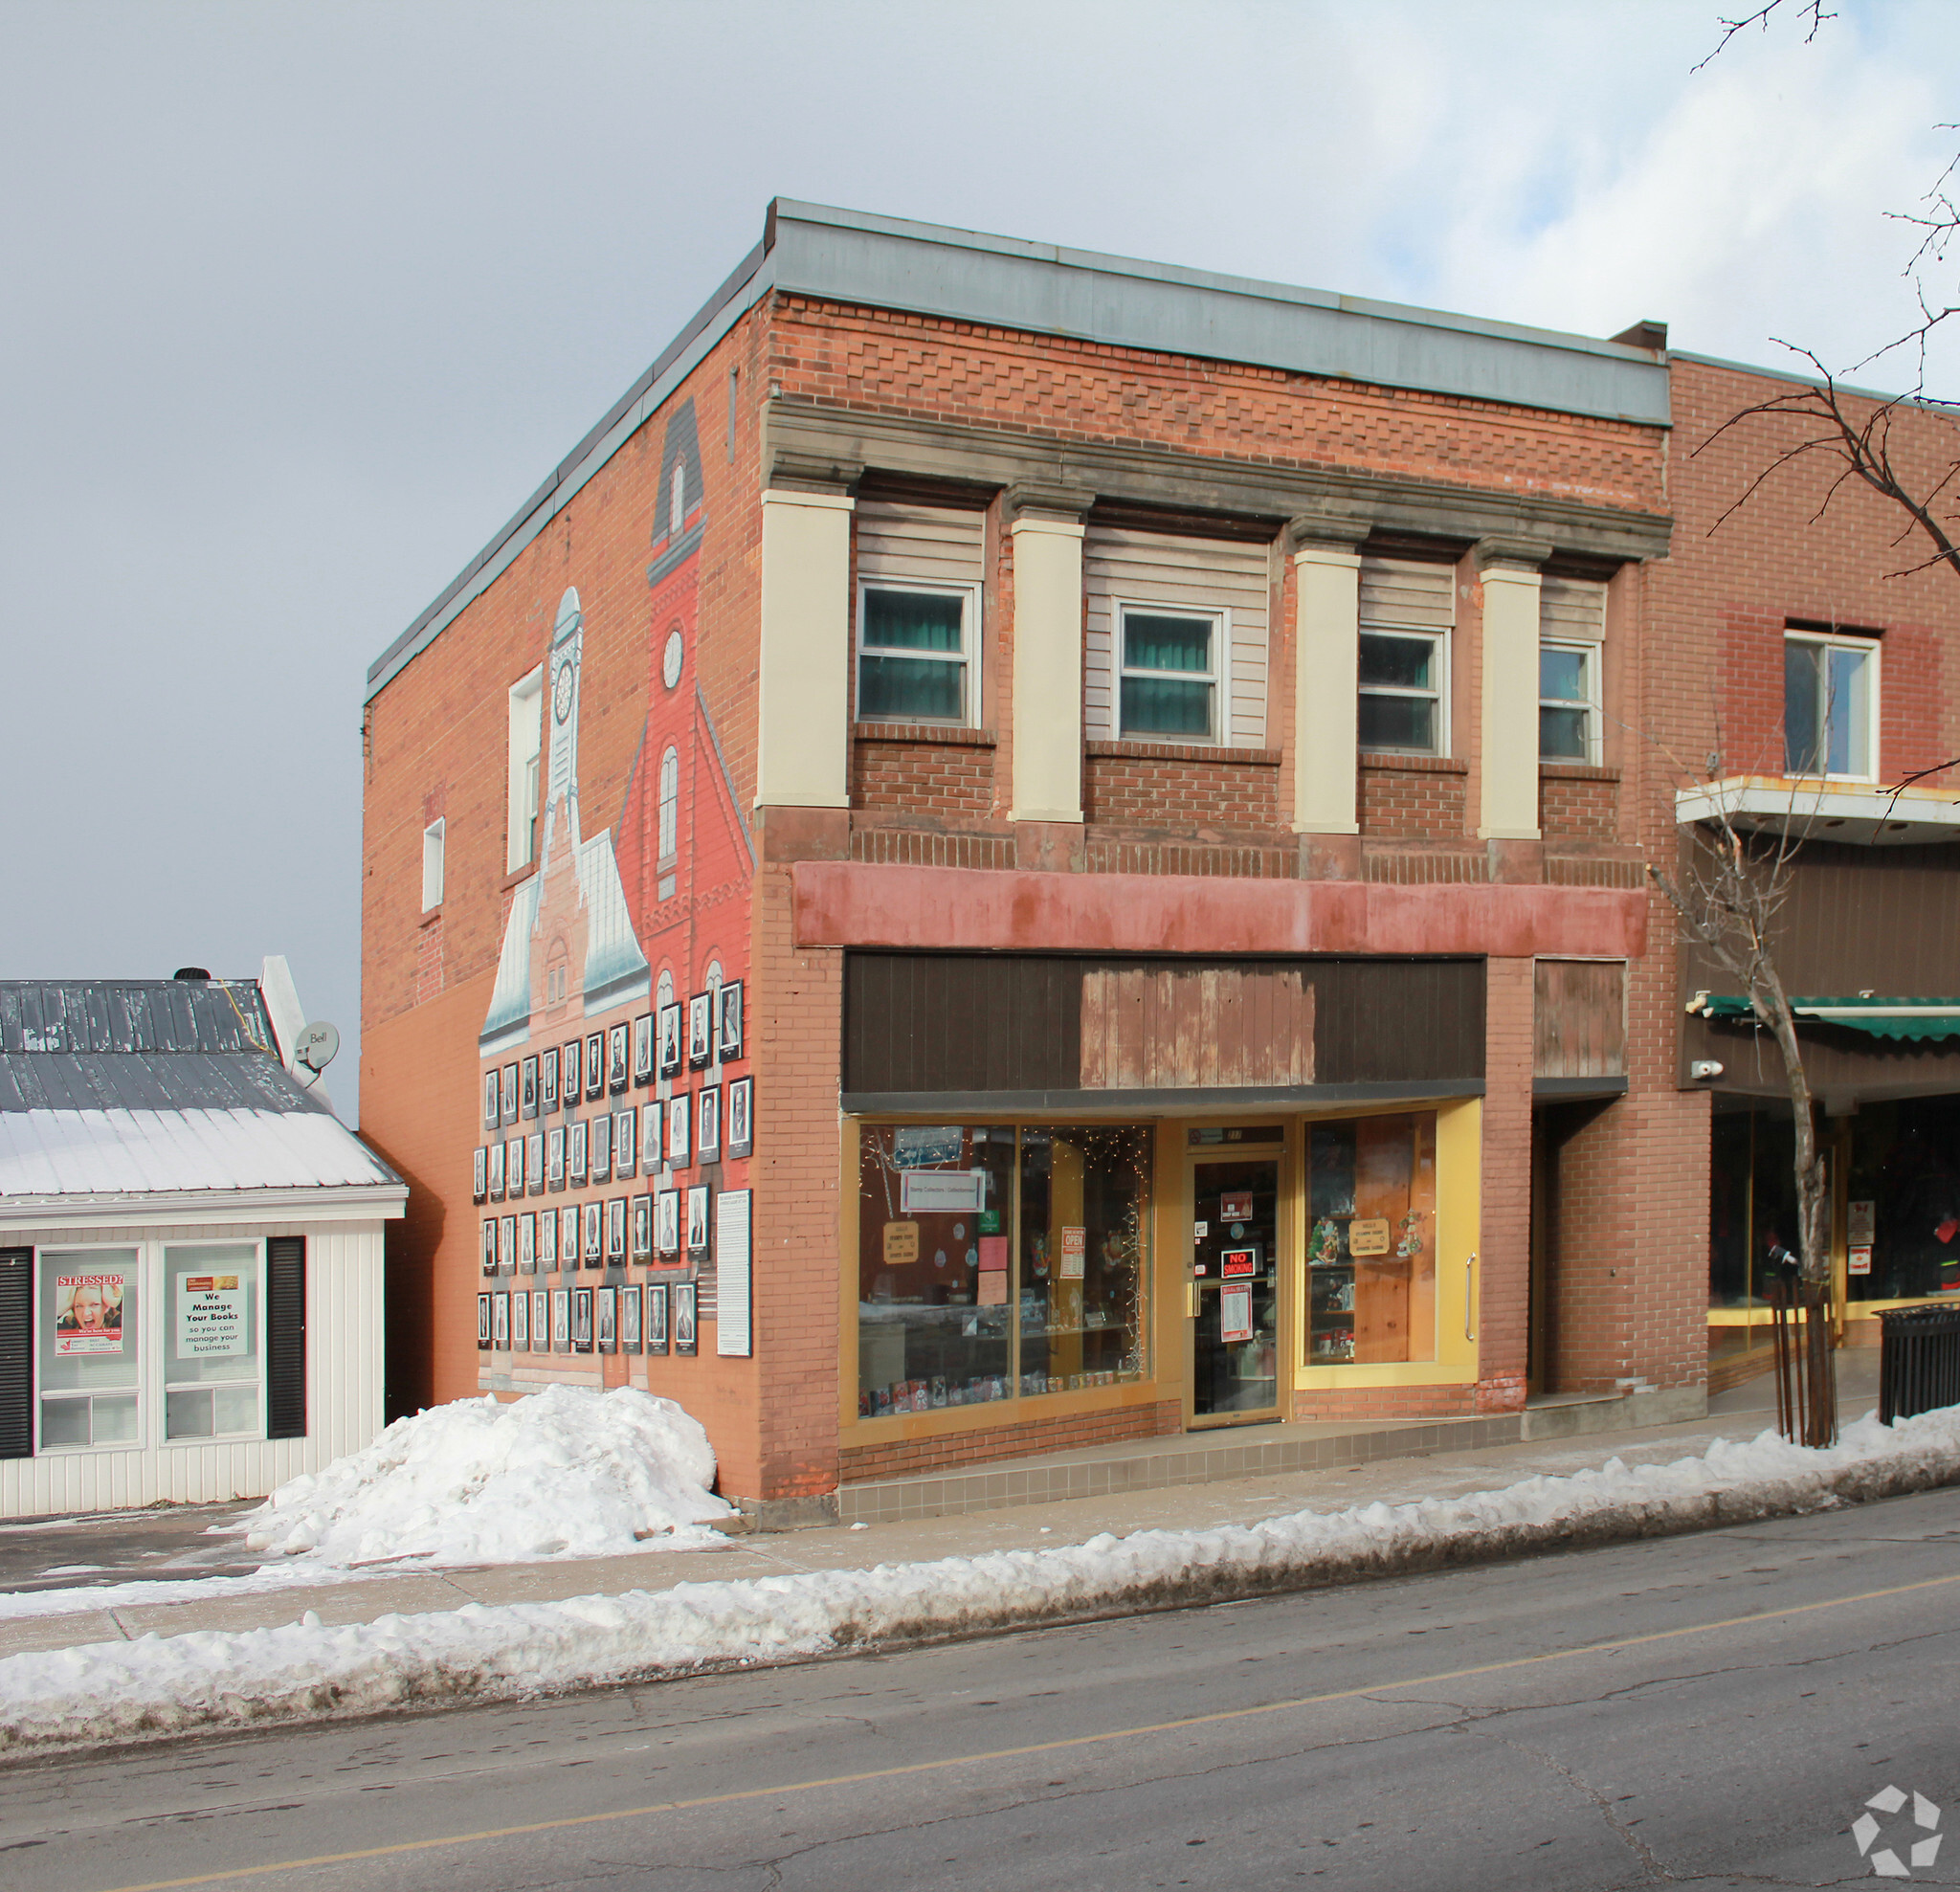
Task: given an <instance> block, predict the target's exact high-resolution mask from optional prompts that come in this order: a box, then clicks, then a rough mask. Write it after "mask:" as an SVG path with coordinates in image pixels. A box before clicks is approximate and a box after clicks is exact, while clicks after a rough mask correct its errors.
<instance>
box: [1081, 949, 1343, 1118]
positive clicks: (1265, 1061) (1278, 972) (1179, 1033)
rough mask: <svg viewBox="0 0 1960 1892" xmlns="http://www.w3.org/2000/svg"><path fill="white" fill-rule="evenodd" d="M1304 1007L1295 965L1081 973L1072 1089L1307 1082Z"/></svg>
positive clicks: (1308, 1003) (1309, 1040)
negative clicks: (1077, 1069) (1077, 1071)
mask: <svg viewBox="0 0 1960 1892" xmlns="http://www.w3.org/2000/svg"><path fill="white" fill-rule="evenodd" d="M1313 1004H1314V999H1313V987H1312V986H1311V984H1309V983H1308V982H1307V981H1306V979H1305V978H1304V976H1303V970H1302V968H1300V967H1298V966H1267V965H1258V964H1255V965H1250V966H1203V967H1180V966H1169V965H1161V964H1159V965H1147V966H1126V967H1115V966H1103V967H1089V968H1085V969H1084V970H1083V972H1082V1026H1081V1033H1082V1072H1081V1087H1082V1089H1084V1090H1192V1089H1217V1088H1233V1087H1242V1086H1245V1085H1254V1084H1259V1085H1268V1086H1272V1085H1281V1086H1292V1085H1299V1084H1310V1083H1312V1082H1313Z"/></svg>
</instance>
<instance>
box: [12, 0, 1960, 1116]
mask: <svg viewBox="0 0 1960 1892" xmlns="http://www.w3.org/2000/svg"><path fill="white" fill-rule="evenodd" d="M1718 11H1721V10H1720V8H1719V7H1718V6H1716V5H1714V4H1709V5H1705V6H1704V5H1700V4H1696V5H1682V4H1671V3H1670V4H1658V5H1653V6H1641V7H1631V6H1617V7H1575V6H1571V5H1569V4H1541V5H1535V6H1534V5H1530V4H1505V5H1495V4H1493V5H1486V6H1477V5H1461V4H1458V5H1449V4H1430V5H1423V4H1399V5H1398V4H1392V0H1376V3H1375V4H1371V5H1370V6H1369V7H1367V8H1356V7H1351V6H1346V5H1336V4H1291V3H1290V0H1289V3H1288V4H1267V3H1266V0H1242V4H1230V3H1229V0H1217V3H1216V4H1212V5H1207V6H1202V7H1199V6H1192V5H1177V6H1171V5H1166V4H1163V3H1162V0H998V4H996V5H994V6H991V7H989V8H987V9H984V10H982V9H973V8H955V7H952V6H932V5H927V6H920V5H918V4H916V0H907V4H903V5H899V4H889V5H887V4H871V3H870V0H837V4H834V5H831V6H828V7H823V8H814V7H807V6H794V5H787V4H754V5H749V6H746V7H744V8H739V9H731V8H715V7H703V6H695V5H690V6H671V5H657V4H632V5H629V4H603V5H602V4H580V3H579V0H560V3H559V4H554V5H552V6H550V7H538V6H535V5H529V4H524V5H517V4H501V5H500V4H496V0H476V3H475V4H470V5H446V4H445V5H434V4H417V0H391V4H388V5H376V4H360V0H353V4H345V5H336V6H332V7H325V6H316V7H304V6H291V7H280V8H265V7H259V6H255V5H249V4H239V5H218V4H204V5H194V4H187V5H178V6H172V7H169V8H158V7H154V6H148V5H135V4H131V5H95V4H88V0H74V4H67V5H61V6H53V5H40V6H29V5H25V4H22V3H21V0H11V4H7V5H0V70H5V71H6V72H7V73H8V74H9V75H10V78H11V79H12V81H13V82H12V85H11V88H10V95H9V103H8V110H7V112H6V113H5V114H4V115H0V162H4V163H5V165H6V168H7V173H8V175H9V176H10V177H11V178H13V179H15V180H16V181H25V184H26V188H16V189H14V190H12V191H11V192H10V193H9V196H8V199H7V201H6V203H5V205H4V206H0V242H4V250H0V254H4V255H5V256H7V258H8V267H7V269H6V270H5V271H4V272H0V363H4V364H5V367H4V368H0V561H4V569H5V570H6V571H7V573H8V583H7V586H6V589H5V591H4V593H0V632H4V636H0V645H4V649H5V651H6V655H7V658H8V684H9V699H10V701H11V702H13V703H14V704H16V705H21V704H27V705H32V711H31V713H29V714H26V715H21V714H19V713H18V712H17V713H16V715H15V717H14V718H12V719H11V726H10V734H9V747H8V752H7V757H6V765H5V767H6V779H7V780H8V782H9V785H10V788H11V791H12V792H11V804H12V806H11V812H12V815H13V819H12V820H11V823H10V835H9V843H10V844H9V848H8V867H9V875H8V900H7V903H6V911H7V915H8V924H7V925H6V926H5V927H4V929H0V939H4V941H5V943H6V948H7V949H6V951H5V953H4V955H0V976H56V975H62V974H74V975H101V974H109V973H123V974H152V975H154V974H162V973H167V972H168V971H169V970H170V969H171V968H173V967H174V966H176V965H178V964H180V963H185V962H196V963H200V964H209V965H212V966H213V967H214V968H220V969H225V970H231V971H250V970H251V969H252V968H255V967H256V964H257V961H258V959H259V957H260V955H261V954H263V953H265V952H272V951H282V952H285V953H286V954H288V956H289V957H290V958H291V959H292V962H293V965H294V969H295V973H296V975H297V976H298V978H299V980H300V983H301V993H302V996H303V997H304V998H305V999H306V1001H307V1003H308V1004H309V1006H310V1007H311V1009H312V1010H313V1012H314V1013H315V1015H316V1016H326V1017H331V1018H332V1019H334V1020H335V1021H336V1022H337V1023H339V1024H340V1025H341V1026H342V1027H343V1030H344V1032H345V1035H346V1039H347V1050H346V1051H345V1053H344V1054H343V1058H342V1061H341V1063H340V1064H339V1065H337V1066H336V1067H335V1070H334V1073H333V1080H334V1082H335V1087H336V1094H337V1095H338V1096H339V1097H341V1098H342V1099H343V1100H344V1101H345V1099H346V1098H347V1097H348V1096H349V1095H350V1093H351V1091H352V1089H353V1084H352V1075H353V1074H352V1062H353V1057H354V1053H355V1048H356V1044H357V1034H356V1032H355V1030H354V1029H353V1028H354V1027H355V1026H356V1023H357V1016H358V1002H359V999H358V945H359V940H358V933H359V900H360V880H359V875H360V744H359V723H360V701H361V694H362V677H363V673H364V671H365V669H366V666H367V662H368V661H369V660H370V659H371V658H372V657H374V656H375V655H377V654H378V653H379V652H380V650H381V649H382V648H383V647H384V646H385V645H386V644H387V643H388V642H389V641H390V639H391V638H392V637H393V636H394V635H395V634H396V633H397V632H398V631H399V630H400V629H401V628H402V627H403V626H404V625H405V624H406V623H407V622H408V621H409V620H410V619H411V618H412V617H413V616H414V615H415V613H416V612H418V611H419V610H420V609H421V608H422V606H423V605H425V604H426V603H427V602H428V601H429V599H430V598H431V597H433V596H434V594H435V592H436V591H437V590H440V589H441V587H442V586H443V585H444V584H445V583H446V582H447V581H448V580H449V578H450V577H452V576H453V575H454V574H455V572H456V571H457V569H458V568H460V567H461V566H462V565H463V564H464V563H465V562H466V561H467V560H468V559H469V558H470V556H471V555H472V554H473V553H474V552H475V551H476V550H477V548H478V547H479V545H481V544H482V543H483V542H484V540H485V539H486V538H488V536H489V535H490V533H491V532H492V531H493V530H494V529H495V528H496V527H497V526H498V525H499V524H501V523H502V521H503V520H504V519H505V518H506V517H508V516H509V514H510V513H511V512H512V511H513V510H514V509H515V507H516V506H517V505H518V504H519V503H520V502H521V501H523V498H524V497H525V496H526V495H527V494H528V493H530V492H531V491H532V490H533V489H534V487H535V486H536V485H537V483H538V481H539V479H541V478H542V477H543V476H544V474H545V473H546V471H547V470H548V469H549V468H550V467H551V466H552V465H553V464H555V463H556V461H557V460H558V459H559V458H560V457H561V456H563V455H564V454H565V452H566V451H567V450H568V448H569V447H570V446H571V444H572V443H573V442H574V441H575V440H576V439H577V438H578V437H579V435H580V434H583V432H584V431H585V430H586V428H587V427H588V426H589V425H590V423H591V422H592V421H593V420H594V419H595V418H596V417H597V416H598V415H599V414H600V413H601V412H603V411H604V410H605V408H606V407H607V406H608V405H609V404H610V403H611V401H612V399H613V398H614V396H616V395H617V394H618V393H619V392H620V391H621V390H623V389H624V388H625V387H626V386H627V384H628V383H629V382H631V381H632V380H633V378H634V377H635V375H636V374H637V373H638V372H639V371H640V369H641V368H643V367H645V366H646V364H647V363H648V362H649V361H650V360H652V358H653V357H654V355H655V354H656V353H657V352H658V350H659V349H660V347H661V346H662V345H664V343H665V342H666V341H667V339H668V338H669V337H670V336H671V335H672V333H673V332H674V331H675V330H676V329H677V328H678V327H679V324H680V323H682V322H683V321H684V320H685V319H686V317H687V316H688V315H689V314H690V313H691V312H692V310H693V309H694V308H695V307H696V306H697V305H698V304H699V303H700V302H701V300H702V299H703V298H704V297H705V296H706V295H707V294H708V292H709V291H710V290H711V289H712V288H713V287H714V285H715V284H716V283H717V282H718V281H719V280H720V279H721V278H722V277H723V276H724V274H725V273H726V272H727V270H728V269H729V268H730V267H732V265H733V264H734V262H735V261H736V260H737V259H738V258H739V257H740V256H742V255H743V253H744V252H745V251H746V250H747V248H748V247H749V246H750V245H751V244H752V243H753V242H754V241H755V239H756V237H757V235H758V234H759V232H760V228H761V220H762V213H763V210H764V207H765V205H766V204H767V202H768V198H769V197H770V196H771V195H774V194H776V193H779V192H780V193H782V194H785V195H791V196H800V197H807V198H812V199H815V200H817V201H821V202H829V203H838V204H845V205H849V206H853V207H856V208H859V209H864V210H874V211H888V212H892V213H896V214H899V215H905V216H914V217H920V218H924V219H926V220H929V221H935V222H944V223H952V224H960V225H966V226H969V227H976V228H980V229H985V230H991V231H997V232H1004V233H1007V234H1013V235H1020V236H1028V237H1034V238H1037V239H1042V240H1049V241H1056V242H1063V243H1069V244H1075V245H1079V246H1080V247H1084V248H1090V249H1099V250H1107V251H1115V252H1119V253H1126V254H1131V255H1138V256H1148V257H1153V258H1158V259H1162V260H1165V261H1170V262H1178V263H1185V264H1190V265H1193V266H1197V267H1201V268H1212V269H1219V270H1225V271H1230V272H1234V273H1237V274H1241V275H1247V276H1258V277H1267V278H1277V279H1280V280H1286V281H1294V282H1301V283H1306V284H1310V285H1313V286H1315V287H1320V288H1326V289H1335V290H1344V291H1348V292H1350V293H1353V294H1357V295H1363V296H1373V297H1381V298H1387V299H1390V300H1406V301H1413V302H1417V303H1421V304H1425V305H1429V306H1435V307H1442V308H1451V309H1460V310H1464V311H1466V312H1469V313H1473V314H1478V315H1485V316H1491V317H1496V318H1501V319H1504V320H1509V321H1515V322H1522V323H1531V324H1533V325H1537V326H1544V327H1571V328H1576V329H1579V330H1582V331H1585V332H1589V333H1595V334H1610V333H1613V332H1614V331H1615V330H1617V329H1619V328H1621V327H1623V326H1625V325H1626V324H1627V323H1631V322H1633V321H1635V320H1637V319H1638V318H1641V317H1644V316H1658V317H1660V318H1663V319H1665V320H1668V321H1669V322H1671V323H1672V324H1673V332H1674V339H1675V342H1676V344H1677V345H1679V346H1682V347H1684V348H1688V349H1693V350H1697V351H1700V352H1704V353H1711V354H1719V355H1727V356H1734V357H1739V358H1742V359H1746V360H1754V361H1759V362H1765V363H1773V362H1775V361H1777V360H1778V356H1777V354H1776V351H1775V350H1774V349H1773V348H1772V347H1771V341H1770V338H1771V337H1772V336H1779V335H1780V336H1784V337H1787V338H1789V339H1790V340H1793V341H1797V342H1802V343H1805V344H1808V345H1813V346H1815V347H1816V348H1817V350H1818V352H1819V354H1820V355H1822V356H1823V357H1824V359H1825V360H1826V361H1828V362H1830V363H1831V364H1832V365H1833V366H1834V367H1842V366H1847V365H1849V364H1850V363H1852V362H1855V361H1857V360H1859V359H1860V358H1861V357H1862V356H1864V355H1866V354H1867V353H1868V352H1869V351H1870V350H1871V349H1872V348H1873V347H1874V346H1876V345H1879V344H1880V343H1882V341H1884V340H1885V339H1887V338H1888V336H1889V335H1890V334H1891V333H1892V332H1894V331H1895V330H1896V329H1897V328H1899V327H1900V326H1901V325H1903V323H1904V320H1905V318H1906V315H1907V313H1908V311H1909V302H1908V301H1907V300H1906V291H1905V288H1904V284H1903V283H1902V282H1901V281H1900V278H1899V270H1900V268H1901V266H1902V264H1903V263H1904V258H1905V256H1906V255H1907V254H1908V253H1909V250H1910V247H1911V245H1910V241H1909V239H1908V237H1907V236H1906V234H1905V233H1904V231H1903V230H1902V229H1901V228H1900V227H1899V226H1897V225H1895V224H1889V223H1887V222H1886V221H1885V218H1884V212H1885V211H1896V210H1903V209H1907V208H1910V207H1911V205H1912V204H1913V202H1914V201H1915V200H1916V198H1917V197H1918V196H1919V195H1920V193H1921V192H1923V191H1924V190H1925V189H1926V188H1927V186H1928V185H1929V184H1930V183H1931V182H1932V180H1933V178H1934V176H1935V175H1936V174H1937V172H1938V170H1939V167H1940V166H1941V165H1942V164H1943V163H1944V162H1945V160H1946V158H1947V156H1948V155H1949V145H1948V144H1947V143H1946V139H1947V136H1948V135H1947V134H1943V133H1940V132H1938V131H1937V130H1935V129H1934V128H1933V127H1934V125H1935V124H1936V122H1938V121H1941V120H1950V119H1960V109H1956V100H1954V97H1953V87H1952V85H1951V83H1950V81H1949V79H1948V78H1947V75H1949V74H1952V73H1954V72H1960V11H1956V10H1954V9H1952V8H1950V7H1949V6H1945V5H1939V4H1930V3H1929V0H1899V3H1898V4H1892V5H1887V6H1885V7H1883V8H1878V7H1854V6H1852V5H1849V4H1845V5H1843V6H1841V7H1840V11H1841V12H1842V14H1843V17H1842V18H1841V19H1840V20H1838V21H1834V22H1831V23H1829V24H1827V26H1826V28H1825V29H1824V33H1823V35H1822V36H1821V38H1820V40H1819V43H1818V44H1817V45H1815V46H1811V47H1806V46H1804V45H1803V44H1802V43H1801V33H1800V31H1799V30H1797V29H1796V28H1795V27H1793V26H1792V25H1789V24H1785V25H1783V26H1780V27H1779V28H1778V29H1777V30H1776V31H1775V32H1772V33H1768V34H1763V35H1750V36H1749V37H1748V39H1746V40H1742V41H1738V42H1737V43H1736V44H1735V45H1734V46H1732V47H1730V48H1729V49H1728V51H1727V52H1726V53H1725V54H1724V55H1723V56H1721V58H1720V59H1718V60H1717V61H1715V62H1714V64H1713V65H1711V66H1710V67H1709V68H1708V69H1707V70H1705V71H1704V72H1703V73H1700V74H1691V73H1690V70H1689V69H1690V68H1691V67H1692V66H1693V64H1694V63H1695V61H1696V60H1697V59H1700V58H1701V57H1702V56H1704V54H1705V53H1706V52H1707V51H1708V50H1709V49H1710V47H1711V46H1712V45H1713V43H1714V40H1715V36H1716V33H1715V26H1714V19H1715V15H1716V13H1717V12H1718ZM1956 369H1960V363H1955V362H1953V361H1952V360H1951V359H1950V357H1949V359H1947V360H1943V361H1940V362H1938V363H1936V364H1935V383H1934V385H1935V387H1936V388H1938V387H1941V386H1943V385H1944V386H1945V387H1946V390H1947V391H1960V372H1956V371H1955V370H1956ZM1941 376H1945V382H1944V383H1942V381H1941V379H1940V377H1941ZM1867 378H1868V379H1871V380H1873V381H1877V382H1884V381H1886V380H1888V379H1895V378H1896V377H1893V376H1888V374H1887V372H1886V369H1885V367H1883V366H1882V367H1879V368H1876V369H1873V370H1870V371H1869V372H1868V375H1867Z"/></svg>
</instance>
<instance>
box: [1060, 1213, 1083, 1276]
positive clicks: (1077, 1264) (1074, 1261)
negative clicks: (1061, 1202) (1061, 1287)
mask: <svg viewBox="0 0 1960 1892" xmlns="http://www.w3.org/2000/svg"><path fill="white" fill-rule="evenodd" d="M1088 1258H1089V1232H1088V1230H1087V1229H1086V1228H1080V1227H1072V1226H1069V1225H1067V1224H1064V1225H1063V1227H1062V1231H1061V1277H1060V1278H1061V1280H1065V1281H1079V1280H1081V1279H1082V1266H1083V1263H1084V1262H1086V1261H1087V1260H1088Z"/></svg>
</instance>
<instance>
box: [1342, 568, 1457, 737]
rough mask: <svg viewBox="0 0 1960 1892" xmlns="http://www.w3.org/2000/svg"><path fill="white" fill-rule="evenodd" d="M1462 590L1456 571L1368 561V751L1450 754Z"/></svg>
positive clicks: (1363, 717)
mask: <svg viewBox="0 0 1960 1892" xmlns="http://www.w3.org/2000/svg"><path fill="white" fill-rule="evenodd" d="M1456 590H1457V586H1456V568H1455V567H1454V566H1447V565H1423V564H1417V563H1415V562H1414V561H1409V560H1401V559H1375V558H1370V559H1364V560H1363V561H1362V564H1361V639H1360V653H1359V668H1360V703H1359V731H1358V739H1359V742H1360V746H1361V747H1362V748H1363V749H1370V750H1387V751H1389V752H1391V753H1396V754H1402V755H1448V754H1449V752H1450V727H1449V724H1450V718H1449V676H1450V633H1451V631H1452V630H1453V629H1454V628H1455V620H1456Z"/></svg>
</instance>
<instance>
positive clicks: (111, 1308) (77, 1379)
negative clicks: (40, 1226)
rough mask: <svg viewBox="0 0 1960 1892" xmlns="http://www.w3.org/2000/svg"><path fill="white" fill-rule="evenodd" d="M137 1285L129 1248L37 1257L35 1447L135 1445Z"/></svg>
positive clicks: (51, 1252)
mask: <svg viewBox="0 0 1960 1892" xmlns="http://www.w3.org/2000/svg"><path fill="white" fill-rule="evenodd" d="M141 1302H142V1284H141V1282H140V1280H139V1279H138V1274H137V1251H136V1250H135V1249H133V1248H90V1249H71V1250H68V1251H66V1252H65V1253H64V1252H62V1251H60V1250H47V1251H44V1252H43V1254H42V1256H41V1307H40V1333H39V1345H38V1351H39V1353H40V1406H41V1445H42V1448H43V1449H44V1450H45V1449H47V1448H49V1447H52V1446H61V1445H134V1444H135V1443H136V1442H137V1438H138V1434H139V1418H138V1412H137V1388H138V1384H139V1380H140V1375H141V1368H142V1362H141V1358H140V1353H139V1347H140V1342H141V1336H142V1331H143V1329H142V1305H141Z"/></svg>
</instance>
